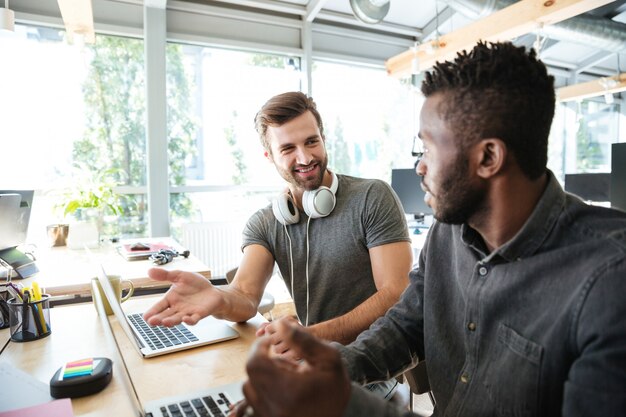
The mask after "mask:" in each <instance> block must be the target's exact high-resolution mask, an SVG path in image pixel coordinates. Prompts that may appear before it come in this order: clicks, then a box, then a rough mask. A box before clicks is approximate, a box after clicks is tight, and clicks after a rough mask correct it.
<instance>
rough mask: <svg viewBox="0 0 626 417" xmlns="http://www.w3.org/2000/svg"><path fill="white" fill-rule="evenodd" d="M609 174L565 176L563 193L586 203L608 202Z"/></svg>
mask: <svg viewBox="0 0 626 417" xmlns="http://www.w3.org/2000/svg"><path fill="white" fill-rule="evenodd" d="M610 182H611V174H610V173H605V172H601V173H584V174H565V191H567V192H568V193H572V194H576V195H577V196H579V197H580V198H582V199H583V200H586V201H596V202H603V201H609V187H610Z"/></svg>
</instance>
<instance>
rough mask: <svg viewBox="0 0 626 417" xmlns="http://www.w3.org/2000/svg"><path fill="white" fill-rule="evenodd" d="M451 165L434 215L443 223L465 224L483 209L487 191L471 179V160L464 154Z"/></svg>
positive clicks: (441, 185)
mask: <svg viewBox="0 0 626 417" xmlns="http://www.w3.org/2000/svg"><path fill="white" fill-rule="evenodd" d="M451 166H452V167H453V168H452V170H451V172H450V174H449V175H448V176H446V177H444V178H443V180H442V181H441V184H440V187H439V189H440V192H439V194H438V195H437V197H436V202H437V206H436V210H434V217H435V219H437V220H438V221H440V222H442V223H448V224H463V223H467V221H468V220H469V219H470V218H471V217H472V216H474V215H475V214H476V213H478V212H479V211H480V210H482V208H483V204H484V200H485V195H486V193H487V191H486V189H485V187H481V186H480V184H476V183H474V182H472V181H471V180H470V179H469V175H468V168H469V162H468V160H467V157H465V156H464V155H463V154H460V155H459V156H458V157H457V159H456V161H455V162H454V163H453V164H452V165H451Z"/></svg>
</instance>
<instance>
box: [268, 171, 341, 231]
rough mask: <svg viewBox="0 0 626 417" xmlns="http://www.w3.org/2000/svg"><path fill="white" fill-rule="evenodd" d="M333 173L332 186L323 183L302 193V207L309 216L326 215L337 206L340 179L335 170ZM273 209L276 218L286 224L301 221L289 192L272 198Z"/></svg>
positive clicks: (316, 217)
mask: <svg viewBox="0 0 626 417" xmlns="http://www.w3.org/2000/svg"><path fill="white" fill-rule="evenodd" d="M331 175H332V177H333V181H332V183H331V184H330V188H328V187H324V186H323V185H322V186H320V187H319V188H317V189H315V190H311V191H305V192H304V194H302V207H303V208H304V212H305V213H306V214H307V216H309V217H310V218H312V219H318V218H320V217H326V216H328V215H329V214H330V213H331V212H332V211H333V209H334V208H335V193H336V192H337V187H338V185H339V181H338V180H337V175H335V173H334V172H331ZM272 211H273V212H274V217H276V220H278V221H279V222H280V223H282V224H284V225H288V224H294V223H298V222H299V221H300V212H299V211H298V208H297V207H296V205H295V204H294V203H293V199H292V198H291V195H290V194H289V193H288V192H286V193H283V194H280V195H279V196H277V197H275V198H274V199H273V200H272Z"/></svg>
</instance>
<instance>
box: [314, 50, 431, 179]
mask: <svg viewBox="0 0 626 417" xmlns="http://www.w3.org/2000/svg"><path fill="white" fill-rule="evenodd" d="M413 94H416V95H419V93H413V92H412V89H411V88H410V86H409V85H408V84H402V83H401V82H400V81H399V80H397V79H395V78H392V77H390V76H389V75H387V73H386V72H385V71H384V70H382V69H372V68H365V67H358V66H351V65H345V64H337V63H328V62H321V61H316V62H315V64H314V68H313V98H314V99H315V101H316V102H317V105H318V110H319V111H320V114H321V115H322V119H323V120H324V131H325V135H326V143H327V148H328V154H329V155H328V158H329V162H328V165H329V167H330V168H331V169H332V168H334V169H335V170H336V171H337V172H338V173H341V174H348V175H354V176H359V177H365V178H379V179H383V180H386V181H388V182H389V181H390V180H391V168H392V167H394V168H409V167H412V166H413V163H414V160H413V158H412V157H411V147H412V144H413V136H414V135H415V134H416V132H417V126H416V119H417V118H418V116H419V114H418V113H417V112H418V108H419V107H417V104H419V105H420V106H421V101H422V99H421V98H418V97H413ZM414 101H420V103H415V102H414ZM414 126H415V127H414Z"/></svg>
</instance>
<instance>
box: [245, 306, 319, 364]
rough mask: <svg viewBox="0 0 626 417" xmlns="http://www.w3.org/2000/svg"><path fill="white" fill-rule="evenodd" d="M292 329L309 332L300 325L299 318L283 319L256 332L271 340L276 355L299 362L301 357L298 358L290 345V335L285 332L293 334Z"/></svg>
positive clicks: (265, 325)
mask: <svg viewBox="0 0 626 417" xmlns="http://www.w3.org/2000/svg"><path fill="white" fill-rule="evenodd" d="M280 323H287V324H288V325H289V326H282V325H280ZM292 327H298V328H300V330H301V331H303V332H306V331H308V330H307V329H306V328H305V327H304V326H302V325H301V324H300V322H299V321H298V319H297V318H295V317H293V316H286V317H282V318H281V319H279V320H275V321H272V322H270V323H263V324H262V325H261V327H259V329H258V330H257V332H256V335H257V336H267V337H268V338H269V340H270V343H271V345H272V348H273V350H274V354H276V355H277V356H282V358H283V359H287V360H292V361H298V360H300V358H299V357H297V356H296V354H295V353H294V351H293V350H292V349H291V345H290V344H289V338H288V337H287V336H288V335H287V334H285V333H284V331H285V330H286V331H288V332H289V333H291V328H292Z"/></svg>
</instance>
